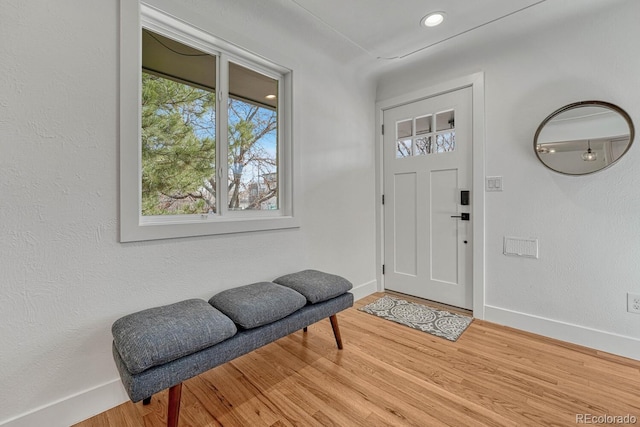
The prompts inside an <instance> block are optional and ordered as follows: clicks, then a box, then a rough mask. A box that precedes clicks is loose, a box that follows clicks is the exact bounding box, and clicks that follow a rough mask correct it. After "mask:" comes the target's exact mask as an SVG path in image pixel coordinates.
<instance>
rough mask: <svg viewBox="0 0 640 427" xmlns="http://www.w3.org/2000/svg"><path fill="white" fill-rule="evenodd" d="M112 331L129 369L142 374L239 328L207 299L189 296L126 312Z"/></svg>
mask: <svg viewBox="0 0 640 427" xmlns="http://www.w3.org/2000/svg"><path fill="white" fill-rule="evenodd" d="M111 331H112V333H113V340H114V346H115V347H116V348H117V349H118V353H119V354H120V356H121V357H122V361H123V363H124V364H125V365H126V366H127V370H128V371H129V372H131V373H132V374H138V373H140V372H142V371H145V370H147V369H149V368H151V367H154V366H158V365H162V364H165V363H167V362H171V361H172V360H176V359H179V358H181V357H183V356H186V355H188V354H192V353H195V352H197V351H199V350H202V349H204V348H207V347H211V346H212V345H215V344H217V343H219V342H221V341H224V340H226V339H227V338H230V337H232V336H233V335H235V334H236V332H237V328H236V326H235V325H234V324H233V322H232V321H231V319H229V318H228V317H227V316H225V315H224V314H222V313H221V312H220V311H218V310H217V309H215V308H214V307H212V306H211V305H209V304H207V302H206V301H204V300H201V299H189V300H186V301H181V302H177V303H175V304H169V305H165V306H162V307H155V308H150V309H147V310H143V311H139V312H137V313H133V314H129V315H127V316H124V317H122V318H120V319H118V320H117V321H116V322H115V323H114V324H113V326H112V328H111Z"/></svg>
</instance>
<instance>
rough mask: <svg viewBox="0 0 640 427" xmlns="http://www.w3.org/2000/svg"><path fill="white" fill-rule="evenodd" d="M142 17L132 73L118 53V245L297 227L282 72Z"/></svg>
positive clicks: (169, 23) (157, 15) (163, 20)
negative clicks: (139, 47)
mask: <svg viewBox="0 0 640 427" xmlns="http://www.w3.org/2000/svg"><path fill="white" fill-rule="evenodd" d="M124 13H125V12H124V11H123V17H124ZM141 18H142V19H141V22H142V26H141V27H140V26H137V29H136V34H135V36H136V37H137V38H138V40H140V44H139V46H141V49H140V50H138V51H137V56H138V60H137V61H136V64H138V65H137V66H136V68H135V69H134V68H133V66H132V64H131V62H130V61H128V59H129V58H132V57H133V52H132V49H129V48H127V45H126V44H125V43H124V42H123V44H122V47H121V49H122V59H121V141H120V154H121V161H120V163H121V164H120V166H121V189H120V191H121V218H120V220H121V236H120V240H121V241H136V240H151V239H160V238H171V237H186V236H196V235H207V234H223V233H234V232H244V231H257V230H270V229H278V228H290V227H296V226H298V222H297V220H295V219H294V217H293V191H292V189H293V183H292V182H293V167H292V147H291V113H290V112H291V74H292V73H291V71H290V70H288V69H285V68H283V67H281V66H278V65H275V64H273V63H271V62H269V61H266V60H264V59H263V58H261V57H258V56H256V55H253V54H249V53H247V52H244V51H243V50H241V49H239V48H238V47H236V46H233V45H231V44H229V43H227V42H224V41H222V40H220V39H217V38H215V37H214V36H212V35H210V34H207V33H205V32H203V31H201V30H199V29H196V28H193V27H191V26H189V25H188V24H186V23H184V22H183V21H178V20H176V19H175V18H172V17H169V16H168V15H165V14H163V13H161V12H159V11H158V10H156V9H151V8H148V7H146V6H145V5H142V6H141ZM124 27H125V23H124V18H123V39H124V33H125V32H126V31H125V30H124ZM127 30H128V34H130V35H131V36H133V35H134V34H133V29H129V28H127ZM134 73H135V77H136V81H135V89H134V90H133V91H132V90H131V89H132V86H134V85H133V83H134V79H133V75H134ZM132 93H133V94H134V95H137V96H135V97H134V96H133V95H132ZM134 98H135V99H134ZM133 102H135V103H136V105H135V108H134V107H132V106H131V104H132V103H133ZM133 111H137V114H136V115H135V116H134V118H132V115H131V113H132V112H133ZM134 130H135V132H134ZM134 179H135V182H134Z"/></svg>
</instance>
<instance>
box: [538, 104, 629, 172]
mask: <svg viewBox="0 0 640 427" xmlns="http://www.w3.org/2000/svg"><path fill="white" fill-rule="evenodd" d="M633 136H634V128H633V122H632V121H631V118H630V117H629V115H628V114H627V113H626V112H625V111H624V110H623V109H622V108H620V107H618V106H616V105H613V104H610V103H608V102H603V101H582V102H576V103H573V104H569V105H567V106H564V107H562V108H560V109H558V110H556V111H554V112H553V113H551V114H550V115H549V117H547V118H546V119H544V121H543V122H542V123H541V124H540V126H539V127H538V130H537V131H536V135H535V137H534V139H533V149H534V151H535V153H536V156H538V159H540V161H541V162H542V164H544V165H545V166H546V167H548V168H549V169H551V170H554V171H556V172H559V173H563V174H567V175H586V174H590V173H594V172H597V171H599V170H602V169H604V168H607V167H609V166H611V165H612V164H614V163H615V162H617V161H618V159H620V157H622V156H623V155H624V154H625V153H626V152H627V151H629V148H630V147H631V143H632V142H633Z"/></svg>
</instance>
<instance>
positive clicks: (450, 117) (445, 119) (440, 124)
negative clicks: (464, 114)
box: [436, 110, 455, 132]
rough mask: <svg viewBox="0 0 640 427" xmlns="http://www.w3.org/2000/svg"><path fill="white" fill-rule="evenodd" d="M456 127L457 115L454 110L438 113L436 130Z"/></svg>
mask: <svg viewBox="0 0 640 427" xmlns="http://www.w3.org/2000/svg"><path fill="white" fill-rule="evenodd" d="M454 127H455V116H454V112H453V110H452V111H445V112H443V113H438V114H436V131H438V132H439V131H442V130H448V129H453V128H454Z"/></svg>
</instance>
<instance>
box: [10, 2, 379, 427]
mask: <svg viewBox="0 0 640 427" xmlns="http://www.w3.org/2000/svg"><path fill="white" fill-rule="evenodd" d="M126 1H129V0H126ZM131 1H132V0H131ZM283 2H285V0H280V1H273V2H269V5H268V6H267V5H266V4H265V2H250V1H240V2H238V1H236V2H229V1H210V0H206V1H205V0H190V1H178V0H157V1H153V2H152V4H154V5H156V6H159V7H161V8H163V9H165V10H167V11H168V12H170V13H173V14H174V15H176V16H178V17H181V18H183V19H187V20H191V21H192V22H193V23H195V24H196V25H198V26H200V27H202V28H204V29H205V30H208V31H210V32H212V33H214V34H216V35H218V36H220V37H222V38H224V39H226V40H227V41H230V42H233V43H235V44H237V45H240V46H242V47H244V48H247V49H249V50H251V51H253V52H255V53H258V54H260V55H263V56H265V57H268V58H270V59H271V60H273V61H275V62H278V63H280V64H282V65H284V66H287V67H291V68H293V69H294V74H295V82H294V85H295V87H294V91H295V93H294V97H295V112H294V114H295V119H294V120H295V130H294V138H295V141H294V144H295V149H296V150H299V159H300V162H299V164H296V165H295V167H296V168H298V169H299V176H300V180H299V182H296V183H295V185H296V186H298V194H300V195H301V200H300V204H299V206H300V208H301V211H300V213H299V214H300V218H301V221H302V227H301V228H300V229H295V230H286V231H274V232H261V233H249V234H241V235H225V236H215V237H202V238H188V239H175V240H164V241H153V242H142V243H133V244H120V243H118V216H117V212H118V203H119V202H118V190H117V188H118V155H117V154H118V99H117V94H118V69H119V68H118V61H119V52H118V43H119V41H118V34H119V31H118V28H119V16H118V13H119V6H118V1H117V0H109V1H97V0H94V1H86V0H65V1H61V2H51V1H45V0H39V1H28V2H25V1H20V0H3V1H2V2H0V58H1V59H0V195H1V196H2V197H1V198H0V236H1V237H2V239H1V240H0V266H1V271H2V284H1V285H0V337H1V344H0V384H2V388H1V389H0V402H2V403H1V404H0V425H11V426H18V425H20V426H22V425H24V426H27V425H28V426H32V425H49V426H52V425H53V426H55V425H60V426H63V425H65V426H66V425H69V424H71V423H73V422H77V421H80V420H82V419H84V418H87V417H89V416H90V415H92V414H93V413H98V412H101V411H103V410H106V409H108V408H109V407H110V406H113V405H115V404H118V403H120V402H122V401H124V400H125V398H126V396H125V395H124V394H123V391H122V387H121V385H120V383H119V377H118V375H117V372H116V369H115V366H114V363H113V360H112V357H111V348H110V346H111V331H110V327H111V324H112V322H113V321H114V320H116V319H117V318H118V317H120V316H122V315H124V314H127V313H130V312H133V311H136V310H140V309H143V308H148V307H152V306H156V305H160V304H165V303H171V302H176V301H179V300H182V299H186V298H192V297H201V298H205V299H208V298H209V297H210V296H211V295H213V294H214V293H216V292H217V291H220V290H222V289H226V288H229V287H234V286H239V285H244V284H248V283H251V282H254V281H261V280H270V279H273V278H275V277H277V276H278V275H280V274H284V273H288V272H293V271H296V270H300V269H303V268H318V269H322V270H326V271H330V272H333V273H336V274H340V275H343V276H345V277H347V278H348V279H350V280H351V281H352V282H353V283H354V285H355V286H361V289H360V291H359V292H361V293H364V292H368V291H370V290H371V289H375V285H376V284H375V281H374V280H375V266H374V262H375V207H374V166H373V162H374V160H373V159H374V153H373V149H372V147H371V141H372V140H373V139H374V133H373V132H374V111H373V105H374V102H375V85H374V84H373V81H372V79H368V78H364V77H363V76H362V75H360V74H361V73H360V72H359V71H358V65H357V63H356V61H357V59H358V58H357V52H352V51H349V49H350V48H348V47H347V48H345V50H339V49H332V48H330V46H336V45H338V44H340V43H341V41H340V40H336V36H335V35H334V34H333V33H332V32H327V31H325V30H323V29H322V28H320V27H318V25H317V24H316V23H314V22H309V21H308V20H307V19H306V17H305V16H291V15H290V14H289V13H288V12H286V10H285V9H283V8H282V7H281V6H283V5H284V3H283ZM345 46H348V45H346V44H345Z"/></svg>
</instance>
